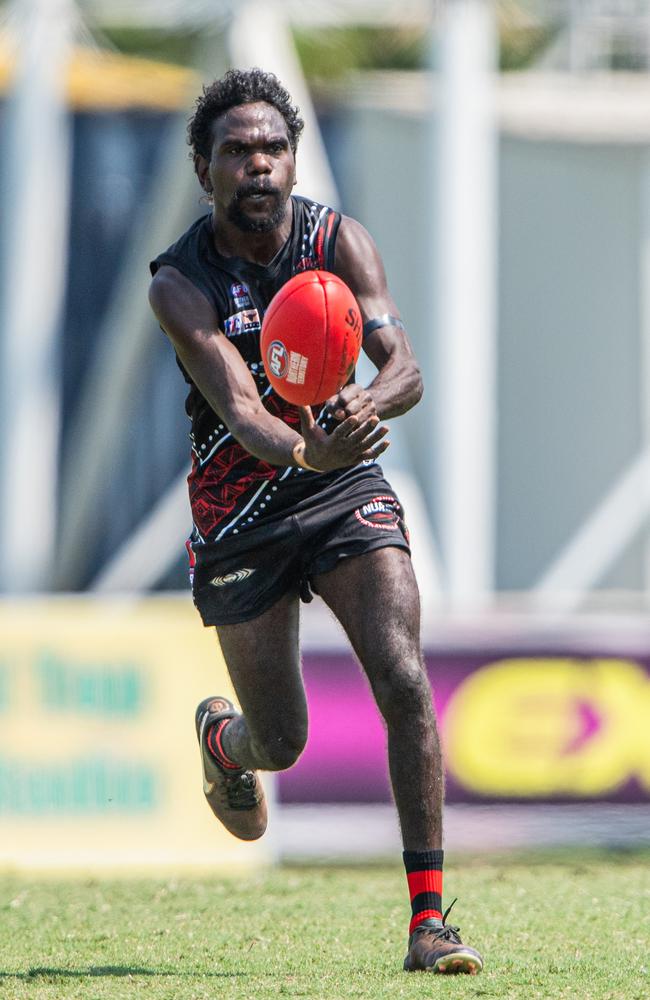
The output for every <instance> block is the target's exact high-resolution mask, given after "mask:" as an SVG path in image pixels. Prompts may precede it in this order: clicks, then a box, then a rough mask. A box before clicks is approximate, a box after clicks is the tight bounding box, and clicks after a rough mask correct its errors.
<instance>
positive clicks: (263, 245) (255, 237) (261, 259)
mask: <svg viewBox="0 0 650 1000" xmlns="http://www.w3.org/2000/svg"><path fill="white" fill-rule="evenodd" d="M292 222H293V209H292V203H291V199H289V201H288V202H287V205H286V209H285V213H284V218H283V220H282V222H281V223H280V225H279V226H277V227H276V228H275V229H271V230H270V231H269V232H268V233H247V232H244V231H243V230H241V229H239V228H238V227H237V226H236V225H235V224H234V223H233V222H230V220H229V219H225V218H223V217H222V216H218V215H217V214H216V208H215V210H214V211H213V213H212V239H213V241H214V245H215V247H216V248H217V251H218V252H219V253H220V254H222V256H224V257H241V258H243V260H250V261H251V262H252V263H254V264H269V263H270V262H271V261H272V260H273V258H274V257H275V255H276V254H277V252H278V250H280V249H281V247H283V246H284V244H285V243H286V241H287V240H288V239H289V236H290V235H291V226H292Z"/></svg>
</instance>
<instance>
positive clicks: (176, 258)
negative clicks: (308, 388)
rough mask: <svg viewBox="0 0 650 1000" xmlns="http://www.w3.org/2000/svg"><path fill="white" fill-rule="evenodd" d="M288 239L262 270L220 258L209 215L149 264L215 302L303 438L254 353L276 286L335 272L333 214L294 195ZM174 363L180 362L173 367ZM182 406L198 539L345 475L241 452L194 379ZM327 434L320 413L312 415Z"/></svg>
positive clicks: (276, 405) (273, 510) (237, 526)
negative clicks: (302, 275)
mask: <svg viewBox="0 0 650 1000" xmlns="http://www.w3.org/2000/svg"><path fill="white" fill-rule="evenodd" d="M291 201H292V207H293V224H292V230H291V235H290V237H289V239H288V240H287V242H286V243H285V244H284V246H283V247H282V248H281V250H280V251H279V252H278V253H277V254H276V256H275V257H274V259H273V260H272V261H271V263H270V264H268V265H267V266H262V265H260V264H255V263H252V262H251V261H247V260H243V259H241V258H239V257H223V256H222V255H221V254H220V253H218V251H217V250H216V248H215V246H214V242H213V239H212V228H211V216H210V215H206V216H203V217H202V218H200V219H198V220H197V221H196V222H195V223H194V224H193V225H192V226H190V228H189V229H188V230H187V232H186V233H184V234H183V235H182V236H181V237H180V239H178V240H177V241H176V243H174V244H173V245H172V246H171V247H169V249H167V250H165V251H164V253H161V254H160V255H159V256H158V257H156V259H155V260H154V261H152V262H151V264H150V268H151V273H152V274H155V273H156V271H157V270H158V268H159V267H161V266H162V265H164V264H169V265H171V266H172V267H175V268H176V269H177V270H178V271H180V272H181V273H182V274H184V275H185V277H186V278H188V279H189V280H190V281H191V282H192V283H193V284H194V285H196V287H197V288H199V289H200V290H201V292H203V294H204V295H205V296H206V298H207V299H208V300H209V301H210V302H211V303H212V305H213V306H214V308H215V310H216V312H217V315H218V317H219V327H220V329H221V330H222V331H223V333H224V334H225V335H226V337H228V338H229V340H231V342H232V343H233V344H234V345H235V347H237V349H238V350H239V352H240V354H241V356H242V358H243V359H244V361H245V362H246V365H247V366H248V370H249V371H250V373H251V375H252V376H253V379H254V380H255V383H256V385H257V390H258V392H259V394H260V397H261V399H262V401H263V404H264V406H265V407H266V409H267V410H268V411H269V412H270V413H272V414H273V415H274V416H275V417H278V418H279V419H281V420H283V421H284V422H285V423H287V424H289V425H290V426H291V427H293V428H295V429H296V430H297V431H298V432H300V418H299V415H298V410H297V409H296V407H295V406H293V405H292V404H290V403H287V402H286V401H285V400H283V399H282V397H281V396H279V395H278V394H277V393H276V392H275V391H274V390H273V389H272V387H271V385H270V383H269V381H268V379H267V377H266V374H265V372H264V365H263V364H262V357H261V353H260V331H261V324H262V319H263V317H264V312H265V310H266V309H267V307H268V304H269V302H270V301H271V299H272V298H273V296H274V295H275V293H276V292H277V291H278V289H279V288H280V287H281V286H282V285H283V284H284V283H285V282H286V281H288V280H289V278H291V277H293V275H295V274H298V273H299V272H300V271H305V270H315V269H321V270H325V271H332V270H333V269H334V246H335V242H336V234H337V231H338V227H339V223H340V220H341V217H340V215H339V213H338V212H335V211H334V210H333V209H331V208H327V207H326V206H324V205H318V204H316V203H315V202H311V201H308V200H307V199H305V198H299V197H292V199H291ZM179 365H180V362H179ZM180 367H181V370H182V371H183V374H184V376H185V379H186V381H187V382H188V383H189V385H190V392H189V395H188V397H187V402H186V410H187V413H188V415H189V417H190V418H191V421H192V430H191V434H190V438H191V441H192V471H191V473H190V476H189V479H188V483H189V490H190V503H191V507H192V516H193V519H194V536H195V539H196V541H198V542H206V541H218V540H219V539H221V538H224V537H227V536H230V535H231V534H239V532H240V531H243V530H245V529H246V528H247V527H252V526H254V524H255V523H259V520H261V519H265V518H267V517H269V516H273V515H276V514H277V513H279V512H280V511H282V510H283V509H285V508H286V507H287V506H290V505H291V504H293V503H295V502H296V500H297V499H298V498H299V497H300V496H306V495H309V494H310V493H313V492H315V491H318V490H320V489H322V488H323V487H324V486H325V485H326V484H329V483H330V482H333V481H335V480H336V478H337V477H340V476H343V477H344V476H345V473H346V470H340V471H337V472H330V473H312V472H309V471H306V470H304V469H300V468H294V467H293V466H287V467H278V466H275V465H270V464H269V463H268V462H264V461H262V460H261V459H259V458H256V457H255V456H254V455H251V454H250V452H248V451H246V450H245V449H244V448H243V447H242V446H241V445H240V444H239V443H238V442H237V441H236V440H235V439H234V438H233V436H232V434H231V433H230V432H229V430H228V427H227V426H226V425H225V423H224V422H223V420H222V419H221V418H220V417H218V416H217V415H216V414H215V412H214V410H212V409H211V408H210V406H209V404H208V403H207V402H206V400H205V399H204V398H203V396H202V395H201V393H200V392H199V390H198V389H197V387H196V386H195V385H194V384H193V382H192V380H191V378H190V377H189V375H188V374H187V372H185V370H184V369H183V367H182V365H181V366H180ZM314 415H315V416H316V418H317V421H318V423H319V424H320V426H322V427H324V429H325V430H328V431H329V430H330V429H331V426H330V420H329V418H328V417H327V416H326V414H325V413H324V412H321V413H317V412H316V411H314Z"/></svg>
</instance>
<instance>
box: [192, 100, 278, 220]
mask: <svg viewBox="0 0 650 1000" xmlns="http://www.w3.org/2000/svg"><path fill="white" fill-rule="evenodd" d="M213 135H214V140H213V144H212V157H211V160H210V163H209V164H207V163H205V161H203V165H202V164H201V163H200V162H199V165H198V168H199V178H200V179H201V183H202V184H203V185H204V187H205V186H206V183H208V186H209V185H211V186H212V190H213V197H214V203H215V208H216V209H217V215H220V216H221V217H224V216H225V217H226V218H227V219H229V220H230V222H233V223H234V224H235V225H236V226H237V227H238V228H239V229H241V230H242V231H243V232H247V233H265V232H270V231H271V230H273V229H276V228H277V227H278V226H279V225H280V223H281V222H282V221H283V219H284V217H285V212H286V205H287V201H288V198H289V195H290V194H291V189H292V187H293V185H294V183H295V180H296V162H295V158H294V155H293V152H292V150H291V146H290V145H289V137H288V134H287V126H286V123H285V120H284V118H283V117H282V115H281V114H280V112H279V111H278V110H277V108H274V107H273V105H271V104H266V103H264V102H259V103H257V104H240V105H238V106H237V107H234V108H230V110H229V111H227V112H226V113H225V114H224V115H222V116H221V117H220V118H218V119H217V121H216V122H215V124H214V130H213Z"/></svg>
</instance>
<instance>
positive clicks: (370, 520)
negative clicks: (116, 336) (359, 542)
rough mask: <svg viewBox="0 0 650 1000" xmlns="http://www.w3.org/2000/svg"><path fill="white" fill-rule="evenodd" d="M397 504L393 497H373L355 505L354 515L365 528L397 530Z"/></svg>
mask: <svg viewBox="0 0 650 1000" xmlns="http://www.w3.org/2000/svg"><path fill="white" fill-rule="evenodd" d="M398 511H399V504H398V503H397V500H396V499H395V497H373V498H372V500H369V501H368V503H364V505H363V506H362V507H357V509H356V510H355V512H354V516H355V517H356V519H357V521H360V522H361V524H365V525H366V527H367V528H378V529H379V530H381V531H397V527H398V524H399V517H398Z"/></svg>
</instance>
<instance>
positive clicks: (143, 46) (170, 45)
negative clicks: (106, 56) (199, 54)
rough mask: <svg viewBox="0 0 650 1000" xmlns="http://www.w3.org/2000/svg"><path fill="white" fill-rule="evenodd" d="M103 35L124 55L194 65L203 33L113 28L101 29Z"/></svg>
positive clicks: (179, 64) (106, 40) (107, 41)
mask: <svg viewBox="0 0 650 1000" xmlns="http://www.w3.org/2000/svg"><path fill="white" fill-rule="evenodd" d="M102 37H103V40H104V41H105V42H106V43H108V45H109V46H110V47H111V48H114V49H116V50H117V51H118V52H121V53H123V54H124V55H129V56H141V57H144V58H146V59H155V60H157V61H158V62H168V63H174V64H176V65H178V66H192V65H193V60H194V56H195V53H196V47H197V42H198V40H199V38H200V32H199V31H195V32H190V31H186V32H175V33H172V32H170V31H158V30H156V29H154V28H120V27H111V28H103V29H102Z"/></svg>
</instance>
